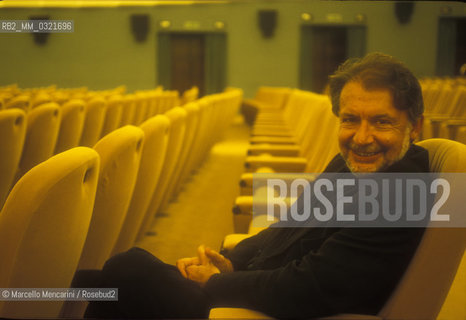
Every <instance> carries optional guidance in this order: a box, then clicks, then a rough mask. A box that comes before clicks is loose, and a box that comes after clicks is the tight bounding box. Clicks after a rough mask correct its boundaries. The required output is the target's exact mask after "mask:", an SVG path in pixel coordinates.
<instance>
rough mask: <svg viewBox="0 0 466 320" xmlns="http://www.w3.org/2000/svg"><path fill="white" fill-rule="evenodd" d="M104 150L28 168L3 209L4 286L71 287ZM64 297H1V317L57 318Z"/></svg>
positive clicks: (78, 151)
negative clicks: (34, 299) (39, 298)
mask: <svg viewBox="0 0 466 320" xmlns="http://www.w3.org/2000/svg"><path fill="white" fill-rule="evenodd" d="M98 175H99V156H98V154H97V152H95V151H94V150H92V149H90V148H84V147H79V148H74V149H70V150H68V151H66V152H63V153H60V154H58V155H56V156H53V157H52V158H50V159H48V160H47V161H45V162H42V163H40V164H39V165H37V166H36V167H34V168H32V169H31V170H30V171H29V172H27V173H26V174H25V175H24V176H23V177H22V178H21V179H20V180H19V181H18V183H17V184H16V185H15V186H14V188H13V189H12V191H11V193H10V195H9V196H8V199H7V201H6V202H5V206H4V208H3V210H2V211H1V212H0V256H1V263H0V287H1V288H68V287H69V286H70V284H71V280H72V278H73V275H74V272H75V270H76V267H77V265H78V261H79V257H80V255H81V250H82V248H83V245H84V240H85V239H86V233H87V230H88V227H89V222H90V219H91V214H92V208H93V205H94V198H95V192H96V186H97V178H98ZM62 304H63V301H54V302H52V301H34V302H32V301H15V302H9V301H0V317H2V318H3V317H5V318H31V319H32V318H35V319H38V318H57V317H58V314H59V311H60V308H61V305H62Z"/></svg>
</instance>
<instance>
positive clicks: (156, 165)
mask: <svg viewBox="0 0 466 320" xmlns="http://www.w3.org/2000/svg"><path fill="white" fill-rule="evenodd" d="M169 126H170V120H169V119H168V118H167V117H166V116H164V115H157V116H155V117H152V118H150V119H149V120H147V121H145V122H144V123H142V124H141V126H140V128H141V129H142V130H143V131H144V147H143V149H142V155H141V163H140V167H139V172H138V177H137V180H136V186H135V187H134V192H133V197H132V199H131V203H130V205H129V208H128V212H127V214H126V218H125V221H124V223H123V227H122V229H121V231H120V234H119V236H118V240H117V242H116V244H115V247H114V248H113V253H112V255H114V254H117V253H119V252H123V251H126V250H128V249H130V248H131V247H132V246H133V244H134V242H135V240H136V237H137V234H138V232H139V229H140V227H141V223H142V220H143V219H144V214H145V213H146V211H147V207H148V206H149V201H151V198H152V195H153V194H154V190H155V187H156V186H157V182H158V180H159V177H160V173H161V170H162V166H163V161H164V159H165V152H166V149H167V142H168V131H169Z"/></svg>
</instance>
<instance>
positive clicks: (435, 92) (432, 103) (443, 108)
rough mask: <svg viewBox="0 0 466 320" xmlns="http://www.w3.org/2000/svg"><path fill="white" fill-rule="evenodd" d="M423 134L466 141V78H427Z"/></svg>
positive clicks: (424, 91)
mask: <svg viewBox="0 0 466 320" xmlns="http://www.w3.org/2000/svg"><path fill="white" fill-rule="evenodd" d="M420 82H421V86H422V94H423V97H424V106H425V113H424V117H425V119H424V127H423V131H422V138H423V139H429V138H445V139H450V140H455V141H459V142H461V143H466V79H465V78H464V77H458V78H426V79H422V80H421V81H420Z"/></svg>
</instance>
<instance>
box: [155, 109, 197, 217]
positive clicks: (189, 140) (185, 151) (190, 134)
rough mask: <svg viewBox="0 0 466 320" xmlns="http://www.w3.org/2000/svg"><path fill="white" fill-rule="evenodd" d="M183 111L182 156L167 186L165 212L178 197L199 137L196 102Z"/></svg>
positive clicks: (163, 201)
mask: <svg viewBox="0 0 466 320" xmlns="http://www.w3.org/2000/svg"><path fill="white" fill-rule="evenodd" d="M183 109H184V110H185V111H186V120H185V132H184V137H183V139H182V146H181V151H180V154H179V155H178V159H177V163H176V166H175V170H174V171H173V175H172V178H171V179H170V181H169V184H168V186H167V192H166V193H165V196H164V199H163V200H162V204H161V206H160V209H161V210H163V209H164V208H165V207H166V206H167V204H168V203H169V201H170V200H171V198H172V197H174V196H176V193H177V192H178V189H179V187H180V185H181V183H182V182H183V181H182V177H181V174H182V171H183V169H184V168H185V167H187V166H188V163H187V162H188V158H189V156H190V155H192V153H191V148H192V145H193V142H194V139H195V138H196V137H197V134H196V133H197V129H198V122H199V106H198V105H197V103H195V102H191V103H188V104H187V105H184V106H183Z"/></svg>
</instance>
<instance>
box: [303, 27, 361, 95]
mask: <svg viewBox="0 0 466 320" xmlns="http://www.w3.org/2000/svg"><path fill="white" fill-rule="evenodd" d="M301 31H302V32H301V79H300V87H301V89H305V90H310V91H314V92H319V93H321V92H323V91H324V89H325V87H326V85H327V82H328V76H329V75H331V74H332V73H334V72H335V70H336V69H337V68H338V66H339V65H340V64H341V63H342V62H344V61H345V60H346V59H348V58H350V57H360V56H363V55H364V54H365V28H364V27H361V26H303V27H302V29H301Z"/></svg>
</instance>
